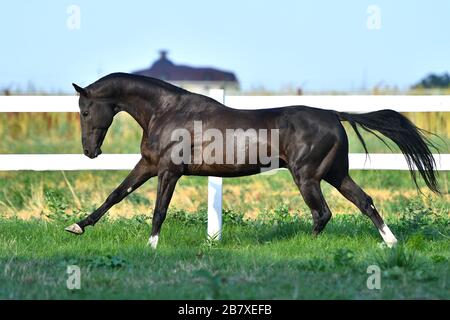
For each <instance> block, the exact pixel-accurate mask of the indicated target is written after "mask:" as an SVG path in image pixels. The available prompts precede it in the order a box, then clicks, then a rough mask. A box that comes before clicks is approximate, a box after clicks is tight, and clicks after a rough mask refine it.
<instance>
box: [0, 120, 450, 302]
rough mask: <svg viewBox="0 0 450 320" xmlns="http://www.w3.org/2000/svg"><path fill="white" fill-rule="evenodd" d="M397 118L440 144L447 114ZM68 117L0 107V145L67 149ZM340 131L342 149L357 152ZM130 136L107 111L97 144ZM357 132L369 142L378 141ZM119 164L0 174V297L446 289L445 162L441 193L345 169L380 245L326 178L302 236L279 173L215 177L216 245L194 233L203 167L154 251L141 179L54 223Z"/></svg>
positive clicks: (76, 140)
mask: <svg viewBox="0 0 450 320" xmlns="http://www.w3.org/2000/svg"><path fill="white" fill-rule="evenodd" d="M409 116H411V117H413V116H414V117H415V118H414V119H413V121H414V122H415V123H417V124H419V125H420V126H421V127H424V128H426V129H429V130H431V131H434V132H436V133H438V134H440V135H441V137H442V139H439V138H436V137H433V138H432V139H433V141H435V142H436V143H438V145H439V150H440V152H441V153H449V149H448V146H449V142H450V138H449V136H450V133H449V132H450V131H449V130H450V127H449V123H450V120H449V118H448V117H449V116H448V114H443V113H441V114H432V115H428V114H422V115H421V114H415V115H409ZM77 117H78V116H77V115H75V114H39V115H38V114H0V134H1V135H2V141H1V142H0V153H81V143H80V132H79V123H78V120H77ZM347 133H348V135H349V140H350V151H351V152H362V151H363V149H362V146H361V144H360V143H359V142H358V141H357V139H356V137H355V134H354V133H353V131H352V130H347ZM140 136H141V132H140V129H139V127H138V126H137V124H136V123H135V122H134V121H133V120H132V119H130V117H129V116H127V115H120V116H119V119H118V120H117V121H115V122H114V124H113V126H112V128H111V129H110V132H109V133H108V135H107V137H106V140H105V144H104V147H103V152H104V153H134V152H138V151H139V140H140ZM364 136H365V138H366V139H367V140H366V141H367V143H368V147H369V151H371V152H391V151H390V150H389V149H387V148H386V147H385V146H384V145H383V144H382V143H381V142H379V141H378V140H376V138H374V137H373V136H371V135H368V134H364ZM18 141H20V143H18ZM393 151H394V152H398V149H396V148H393ZM126 175H127V172H124V171H113V172H106V171H96V172H8V173H6V172H0V298H2V299H48V298H50V299H78V298H82V299H87V298H99V299H107V298H113V299H131V298H136V299H141V298H151V299H163V298H168V299H192V298H196V299H253V298H254V299H281V298H284V299H312V298H320V299H332V298H344V299H393V298H395V299H403V298H407V299H418V298H425V299H450V293H449V292H450V279H449V277H450V267H449V265H450V264H449V261H450V216H449V211H450V195H449V194H448V192H449V180H450V179H449V178H450V172H442V173H441V174H440V178H439V181H440V184H441V188H442V190H443V191H444V193H445V194H444V195H443V196H436V195H432V194H430V193H429V192H427V191H426V190H425V189H424V190H423V191H424V194H418V193H417V191H416V190H415V188H414V185H413V183H412V182H411V179H410V177H409V174H408V173H407V172H400V171H384V172H381V171H353V172H352V176H353V178H354V180H355V181H357V182H358V183H359V184H360V185H361V186H362V187H363V188H364V189H365V190H366V192H367V193H368V194H369V195H371V196H372V198H373V199H374V202H375V205H376V206H377V208H378V209H379V210H380V212H381V213H382V214H383V216H384V217H385V219H386V221H387V222H388V224H389V225H390V227H391V229H392V230H393V232H394V233H395V234H396V235H397V237H398V238H399V240H400V246H398V247H397V248H396V249H393V250H390V249H387V248H384V247H382V246H380V244H381V237H380V236H379V234H378V232H377V231H376V229H375V228H374V227H373V226H372V224H371V222H370V221H369V219H368V218H367V217H364V216H362V215H361V214H360V213H359V211H358V209H356V208H355V207H354V206H353V205H352V204H350V203H349V202H348V201H347V200H345V199H344V198H343V197H342V196H341V195H340V194H339V193H338V192H337V191H336V190H334V189H333V188H332V187H330V186H329V185H327V184H326V183H323V185H322V187H323V190H324V194H325V197H326V199H327V200H328V204H329V206H330V208H331V210H332V212H333V214H334V217H333V219H332V220H331V222H330V223H329V224H328V226H327V228H326V229H325V232H324V233H323V234H322V235H321V236H320V237H318V238H316V239H313V238H312V236H311V229H312V226H311V218H310V213H309V209H308V208H307V207H306V205H305V204H304V202H303V200H302V198H301V197H300V195H299V192H298V189H297V188H296V186H295V184H294V183H293V181H292V178H291V177H290V175H289V173H288V172H287V171H280V172H277V173H276V174H274V175H270V176H263V175H255V176H251V177H245V178H236V179H225V182H224V190H223V206H224V230H223V241H221V242H220V243H215V242H211V241H207V240H206V235H205V233H206V200H207V199H206V196H205V195H206V191H207V180H206V179H207V178H205V177H183V178H182V179H181V180H180V182H179V183H178V185H177V188H176V190H175V195H174V198H173V200H172V203H171V207H170V209H169V214H168V219H167V221H166V222H165V224H164V226H163V231H162V234H161V238H160V244H159V247H158V250H157V251H156V252H155V251H152V250H150V249H149V248H148V247H146V246H145V243H146V241H147V238H148V235H149V232H150V224H151V212H152V208H153V206H154V202H155V197H156V180H155V179H152V180H150V182H148V183H147V184H145V185H144V186H143V187H142V188H140V189H139V190H137V191H135V192H134V193H133V194H132V195H130V196H129V197H128V198H127V199H126V200H124V201H123V202H121V203H120V204H118V205H117V206H115V207H114V208H112V209H111V210H110V212H109V213H108V214H107V215H106V217H105V218H104V219H103V220H101V221H100V222H99V223H98V224H97V225H96V226H95V228H89V229H88V230H87V232H86V234H85V235H83V236H81V237H76V236H73V235H70V234H68V233H66V232H64V231H63V229H64V227H65V226H66V225H68V224H70V223H73V222H75V221H77V220H78V219H79V218H81V217H82V216H85V215H86V214H88V213H90V212H92V210H94V209H95V208H96V207H98V206H99V205H100V204H101V203H102V202H103V201H104V199H105V198H106V197H107V195H108V194H109V193H110V192H111V191H112V190H113V189H114V188H115V187H116V186H117V185H118V184H119V183H120V182H121V181H122V180H123V179H124V177H125V176H126ZM68 265H78V266H79V267H80V268H81V290H68V289H67V287H66V279H67V276H68V275H67V273H66V268H67V266H68ZM370 265H376V266H378V267H379V268H380V270H381V289H380V290H370V289H368V287H367V285H366V281H367V278H368V277H369V276H370V274H368V273H367V268H368V267H369V266H370Z"/></svg>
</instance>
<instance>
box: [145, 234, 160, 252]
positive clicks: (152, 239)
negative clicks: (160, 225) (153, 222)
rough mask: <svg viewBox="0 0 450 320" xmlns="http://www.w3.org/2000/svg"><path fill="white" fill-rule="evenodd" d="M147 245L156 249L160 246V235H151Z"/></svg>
mask: <svg viewBox="0 0 450 320" xmlns="http://www.w3.org/2000/svg"><path fill="white" fill-rule="evenodd" d="M147 245H148V246H150V247H151V248H152V249H153V250H156V247H157V246H158V235H155V236H151V237H150V239H148V242H147Z"/></svg>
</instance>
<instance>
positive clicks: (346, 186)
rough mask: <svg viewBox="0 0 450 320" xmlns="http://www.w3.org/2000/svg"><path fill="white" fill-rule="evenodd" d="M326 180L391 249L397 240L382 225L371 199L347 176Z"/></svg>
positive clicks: (384, 225) (387, 228) (381, 219)
mask: <svg viewBox="0 0 450 320" xmlns="http://www.w3.org/2000/svg"><path fill="white" fill-rule="evenodd" d="M326 180H327V181H329V182H330V183H331V184H332V185H333V186H334V187H336V188H337V189H338V190H339V192H340V193H341V194H342V195H343V196H344V197H345V198H347V199H348V200H349V201H351V202H353V204H355V205H356V206H357V207H358V208H359V210H361V212H362V213H363V214H364V215H366V216H368V217H369V218H370V220H372V222H373V224H374V225H375V226H376V227H377V229H378V231H379V232H380V234H381V236H382V237H383V240H384V242H385V243H386V245H387V246H388V247H393V246H394V245H395V244H396V243H397V239H396V238H395V236H394V235H393V234H392V232H391V230H390V229H389V227H388V226H387V225H386V224H385V223H384V221H383V218H382V217H381V215H380V214H379V213H378V211H377V209H376V208H375V205H374V204H373V201H372V198H371V197H370V196H369V195H367V194H366V193H365V192H364V191H363V190H362V189H361V188H360V187H359V186H358V185H357V184H356V183H355V182H354V181H353V180H352V178H351V177H350V176H349V175H348V174H347V175H345V176H344V177H343V178H342V179H339V180H336V179H330V178H329V177H328V178H326Z"/></svg>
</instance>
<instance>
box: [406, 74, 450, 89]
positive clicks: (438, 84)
mask: <svg viewBox="0 0 450 320" xmlns="http://www.w3.org/2000/svg"><path fill="white" fill-rule="evenodd" d="M412 88H413V89H433V88H441V89H446V88H450V75H449V74H448V73H447V72H446V73H443V74H441V75H438V74H434V73H431V74H429V75H427V76H426V77H425V78H423V79H422V80H420V82H419V83H417V84H415V85H414V86H413V87H412Z"/></svg>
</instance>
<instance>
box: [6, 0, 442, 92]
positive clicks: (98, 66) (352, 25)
mask: <svg viewBox="0 0 450 320" xmlns="http://www.w3.org/2000/svg"><path fill="white" fill-rule="evenodd" d="M72 4H73V5H77V6H78V7H79V8H80V29H76V30H71V29H69V28H68V27H67V20H68V19H69V18H70V15H69V14H68V13H67V8H68V7H69V6H70V5H72ZM370 5H376V6H377V8H379V9H380V16H379V17H380V20H379V21H380V26H381V28H380V29H377V30H373V29H369V28H368V27H367V19H369V18H370V17H373V16H372V15H371V14H370V13H368V12H367V10H368V7H369V6H370ZM0 7H1V9H0V36H1V37H0V39H1V48H0V49H1V50H0V88H4V87H11V86H13V87H18V86H19V87H21V88H22V89H26V88H27V86H28V85H29V83H32V84H33V86H34V87H35V88H36V89H40V90H47V91H53V92H55V91H58V90H61V91H65V92H71V91H72V88H71V86H70V84H71V82H77V83H80V84H81V85H87V84H89V83H91V82H93V81H95V80H96V79H97V78H99V77H100V76H102V75H105V74H108V73H110V72H115V71H124V72H130V71H134V70H136V69H141V68H144V67H147V66H149V65H150V64H151V63H152V62H153V61H154V60H155V59H156V58H157V57H158V50H159V49H161V48H165V49H168V50H169V51H170V53H169V57H170V58H171V59H172V60H173V61H174V62H176V63H184V64H191V65H199V66H215V67H218V68H222V69H225V70H231V71H234V72H236V74H237V76H238V78H239V80H240V82H241V85H242V87H243V88H244V89H246V90H248V89H251V88H255V87H261V86H262V87H265V88H267V89H271V90H278V89H280V88H283V87H287V86H292V87H297V86H302V87H304V88H305V90H310V91H312V90H357V89H359V88H361V87H363V86H365V87H373V86H374V85H376V84H379V83H383V84H386V85H390V86H398V87H399V88H406V87H408V86H409V85H411V84H413V83H415V82H417V81H418V80H419V79H420V78H422V77H423V76H425V75H426V74H428V73H429V72H436V73H442V72H445V71H450V19H449V17H450V1H448V0H434V1H425V0H408V1H406V0H397V1H388V0H383V1H381V0H379V1H377V0H373V1H366V0H347V1H331V0H330V1H323V0H316V1H299V0H297V1H294V0H292V1H287V0H277V1H263V0H245V1H244V0H240V1H235V0H227V1H220V2H219V1H211V0H210V1H206V0H190V1H161V0H158V1H154V0H147V1H137V0H128V1H93V0H90V1H84V0H73V1H49V0H39V1H37V0H35V1H32V0H14V1H12V0H9V1H3V2H2V4H1V6H0Z"/></svg>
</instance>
